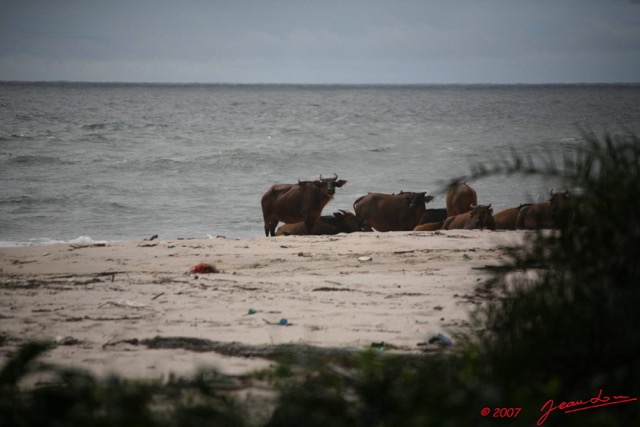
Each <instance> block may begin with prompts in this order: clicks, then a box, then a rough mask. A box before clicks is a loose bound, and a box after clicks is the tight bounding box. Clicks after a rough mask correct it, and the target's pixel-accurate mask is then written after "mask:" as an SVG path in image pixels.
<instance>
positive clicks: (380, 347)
mask: <svg viewBox="0 0 640 427" xmlns="http://www.w3.org/2000/svg"><path fill="white" fill-rule="evenodd" d="M384 346H385V342H384V341H380V342H372V343H371V345H370V346H369V348H373V349H375V350H380V351H384Z"/></svg>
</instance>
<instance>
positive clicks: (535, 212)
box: [516, 190, 569, 230]
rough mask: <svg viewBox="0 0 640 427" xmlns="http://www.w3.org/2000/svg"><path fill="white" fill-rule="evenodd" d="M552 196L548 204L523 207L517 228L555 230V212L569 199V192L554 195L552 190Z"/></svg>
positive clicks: (519, 214)
mask: <svg viewBox="0 0 640 427" xmlns="http://www.w3.org/2000/svg"><path fill="white" fill-rule="evenodd" d="M550 196H551V197H550V198H549V200H548V201H546V202H542V203H534V204H532V205H528V206H523V207H522V209H520V212H519V213H518V218H517V219H516V228H517V229H525V230H539V229H542V228H553V227H554V221H553V212H554V210H555V209H556V208H557V207H558V206H559V205H560V204H561V203H562V202H563V201H564V200H566V199H567V198H568V197H569V192H568V191H564V192H557V193H554V192H553V190H551V192H550Z"/></svg>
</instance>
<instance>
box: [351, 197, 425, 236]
mask: <svg viewBox="0 0 640 427" xmlns="http://www.w3.org/2000/svg"><path fill="white" fill-rule="evenodd" d="M431 200H433V197H432V196H427V193H426V192H424V193H413V192H408V193H404V192H400V194H383V193H369V194H367V195H366V196H362V197H360V198H359V199H358V200H356V201H355V202H354V203H353V210H354V211H355V213H356V215H357V216H358V217H360V218H362V219H364V220H365V221H366V222H367V224H369V226H370V227H372V228H374V229H376V230H378V231H411V230H413V229H414V228H415V226H416V225H418V224H420V222H421V221H422V217H423V215H424V212H425V204H426V203H428V202H430V201H431Z"/></svg>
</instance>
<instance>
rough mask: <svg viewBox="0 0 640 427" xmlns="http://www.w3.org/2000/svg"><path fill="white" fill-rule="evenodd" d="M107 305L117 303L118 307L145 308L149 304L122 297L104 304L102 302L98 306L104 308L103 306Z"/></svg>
mask: <svg viewBox="0 0 640 427" xmlns="http://www.w3.org/2000/svg"><path fill="white" fill-rule="evenodd" d="M106 305H115V306H116V307H130V308H144V307H146V306H147V305H146V304H143V303H141V302H136V301H129V300H126V299H121V300H118V301H107V302H105V303H103V304H100V305H99V306H98V308H102V307H104V306H106Z"/></svg>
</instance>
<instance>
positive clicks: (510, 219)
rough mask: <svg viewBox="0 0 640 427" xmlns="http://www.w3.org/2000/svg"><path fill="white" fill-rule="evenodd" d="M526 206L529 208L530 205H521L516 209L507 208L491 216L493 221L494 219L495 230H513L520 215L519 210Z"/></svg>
mask: <svg viewBox="0 0 640 427" xmlns="http://www.w3.org/2000/svg"><path fill="white" fill-rule="evenodd" d="M528 206H531V204H523V205H520V206H518V207H516V208H507V209H504V210H501V211H500V212H498V213H497V214H495V215H494V216H493V219H495V221H496V229H497V230H515V229H516V220H517V219H518V214H519V213H520V210H521V209H522V208H524V207H528Z"/></svg>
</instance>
